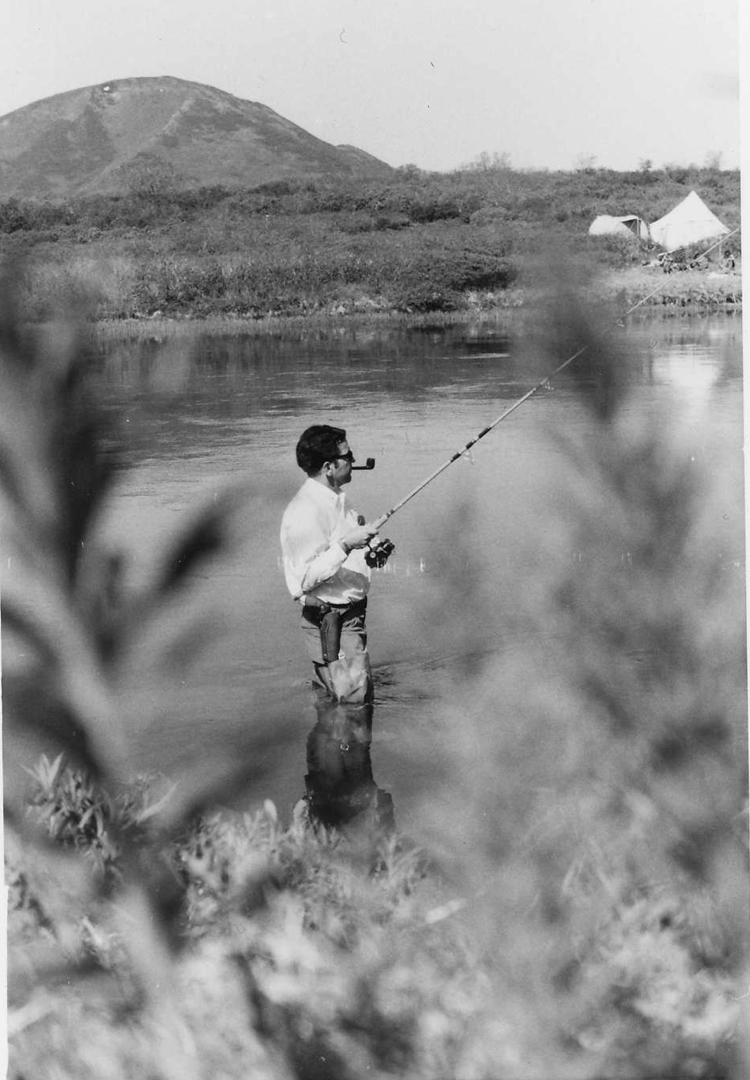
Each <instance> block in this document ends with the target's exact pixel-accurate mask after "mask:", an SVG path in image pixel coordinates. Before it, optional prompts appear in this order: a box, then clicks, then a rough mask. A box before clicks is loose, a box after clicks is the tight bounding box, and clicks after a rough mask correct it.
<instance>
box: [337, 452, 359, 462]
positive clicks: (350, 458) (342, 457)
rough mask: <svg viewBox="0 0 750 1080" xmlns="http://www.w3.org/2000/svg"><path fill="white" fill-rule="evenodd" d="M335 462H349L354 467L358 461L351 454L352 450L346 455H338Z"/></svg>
mask: <svg viewBox="0 0 750 1080" xmlns="http://www.w3.org/2000/svg"><path fill="white" fill-rule="evenodd" d="M334 460H335V461H348V462H349V464H350V465H353V464H354V462H355V461H356V460H357V459H356V458H355V456H354V454H353V453H352V452H351V450H349V451H348V452H347V453H346V454H337V455H336V457H335V459H334Z"/></svg>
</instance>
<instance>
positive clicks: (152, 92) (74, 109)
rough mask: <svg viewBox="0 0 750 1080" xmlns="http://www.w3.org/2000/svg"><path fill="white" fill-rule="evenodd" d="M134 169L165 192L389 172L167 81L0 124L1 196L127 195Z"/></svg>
mask: <svg viewBox="0 0 750 1080" xmlns="http://www.w3.org/2000/svg"><path fill="white" fill-rule="evenodd" d="M139 168H140V169H141V170H144V169H145V170H148V169H149V168H150V169H151V170H152V171H153V170H154V169H156V171H157V172H159V174H160V178H161V183H163V184H166V183H168V184H169V185H170V186H172V187H173V188H196V187H206V186H213V185H222V186H224V187H229V188H237V187H256V186H258V185H260V184H262V183H269V182H273V181H279V180H291V179H295V180H300V179H311V180H315V179H323V178H326V177H330V178H334V177H342V176H348V177H356V176H362V177H367V178H376V177H381V178H384V179H385V178H387V177H389V176H391V175H392V173H393V169H392V167H391V166H390V165H388V164H386V163H385V162H383V161H380V160H379V159H378V158H376V157H374V156H373V155H371V154H368V153H367V151H364V150H360V149H359V148H357V147H351V146H334V145H332V144H331V143H327V142H325V141H324V140H322V139H319V138H317V137H316V136H315V135H311V134H310V133H309V132H308V131H305V130H304V128H301V127H299V125H297V124H294V123H293V122H292V121H290V120H287V119H286V118H285V117H283V116H281V115H280V114H279V113H277V112H275V111H274V110H273V109H271V108H270V107H269V106H267V105H263V104H262V103H260V102H255V101H246V100H244V99H242V98H238V97H236V96H235V95H233V94H230V93H228V92H227V91H224V90H219V89H217V88H216V87H213V86H208V85H206V84H203V83H196V82H190V81H188V80H185V79H178V78H175V77H174V76H170V75H161V76H144V77H138V78H127V79H112V80H110V81H108V82H103V83H97V84H95V85H93V86H86V87H80V88H78V89H76V90H69V91H65V92H63V93H60V94H55V95H53V96H51V97H48V98H42V99H40V100H39V101H35V102H32V103H31V104H29V105H25V106H23V107H22V108H20V109H16V110H14V111H13V112H11V113H7V114H6V115H5V116H2V117H0V198H8V197H11V196H17V197H19V196H20V197H24V198H31V199H40V198H67V197H72V196H75V195H88V194H114V193H118V192H125V191H127V190H130V189H131V188H132V184H133V182H134V173H135V174H137V172H138V169H139Z"/></svg>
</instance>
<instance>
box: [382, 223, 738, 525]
mask: <svg viewBox="0 0 750 1080" xmlns="http://www.w3.org/2000/svg"><path fill="white" fill-rule="evenodd" d="M736 232H739V228H737V229H733V230H732V231H731V232H730V233H727V234H726V235H724V236H722V237H721V238H720V239H719V240H716V241H715V242H714V243H713V244H711V245H710V247H707V248H706V250H705V251H704V252H702V254H700V255H699V256H698V258H699V259H703V258H705V257H706V255H708V254H709V252H711V251H713V250H714V248H716V247H719V246H720V245H721V244H724V243H726V241H727V240H728V239H729V238H730V237H731V236H734V234H735V233H736ZM665 285H666V282H663V283H662V284H661V285H658V286H657V287H656V288H655V289H654V290H653V291H652V292H650V293H648V295H647V296H644V297H643V299H641V300H639V301H638V303H637V304H633V306H632V307H631V308H628V310H627V311H626V312H625V313H624V314H623V315H621V316H620V318H619V319H616V320H615V324H614V325H615V326H622V325H623V324H624V321H625V319H627V317H628V316H629V315H632V314H633V312H634V311H636V310H637V309H638V308H639V307H641V305H642V304H645V303H646V301H647V300H650V299H651V298H652V297H653V296H656V294H657V293H659V292H660V291H661V290H662V289H663V288H664V286H665ZM587 349H588V346H587V345H583V346H581V348H580V349H578V350H577V351H576V352H574V353H573V354H572V356H569V357H568V359H567V360H564V361H563V362H562V364H559V365H558V366H557V367H556V368H555V370H554V371H552V372H550V374H549V375H547V377H546V378H544V379H542V381H541V382H540V383H537V384H536V386H532V388H531V389H530V390H527V391H526V393H525V394H523V396H522V397H520V398H518V400H517V401H514V402H513V404H512V405H510V406H509V407H508V408H507V409H506V410H505V411H504V412H503V413H501V414H500V416H498V417H497V419H495V420H493V421H492V423H491V424H488V425H487V426H486V427H484V428H482V430H481V431H480V432H479V433H478V434H477V435H475V436H474V438H473V439H469V441H468V442H467V443H466V445H465V446H462V447H461V449H460V450H456V452H455V454H452V455H451V457H449V458H448V460H447V461H444V462H443V464H442V465H439V466H438V468H437V469H435V471H434V472H432V473H430V475H429V476H428V477H427V478H426V479H425V480H423V481H422V482H421V483H420V484H417V486H416V487H415V488H413V489H412V490H411V491H410V492H409V494H408V495H404V497H403V499H401V500H399V502H397V503H396V504H395V506H392V507H391V508H390V510H386V512H385V513H384V514H382V515H381V516H380V517H379V518H377V519H376V520H375V521H374V522H373V524H374V526H375V528H376V529H380V528H381V527H382V526H383V525H385V523H386V521H388V519H389V518H392V517H393V515H394V514H395V513H396V511H397V510H400V509H401V508H402V507H403V506H406V504H407V503H408V502H410V501H411V500H412V499H413V498H414V496H415V495H418V494H419V493H420V491H423V490H424V489H425V488H426V487H427V485H428V484H431V483H432V481H433V480H435V479H437V477H438V476H440V474H441V473H442V472H445V470H446V469H447V468H448V467H449V466H450V465H452V464H453V462H454V461H458V459H459V458H460V457H463V455H464V454H465V453H466V452H467V451H468V450H470V449H471V448H472V446H475V445H476V443H478V442H479V440H480V439H483V438H484V437H485V435H489V433H490V432H491V431H494V429H495V428H496V427H497V425H498V424H500V423H502V421H503V420H506V419H507V418H508V417H509V416H510V415H511V413H514V412H515V411H516V409H519V408H520V407H521V405H523V403H524V402H525V401H528V400H529V398H530V397H532V396H533V395H534V394H536V393H537V392H538V391H539V390H543V389H544V387H545V386H549V384H550V382H551V381H552V379H554V377H555V375H559V374H560V372H561V371H563V370H564V369H565V368H566V367H567V366H568V365H569V364H572V363H573V361H574V360H577V359H578V357H579V356H581V355H582V354H583V353H585V352H586V350H587Z"/></svg>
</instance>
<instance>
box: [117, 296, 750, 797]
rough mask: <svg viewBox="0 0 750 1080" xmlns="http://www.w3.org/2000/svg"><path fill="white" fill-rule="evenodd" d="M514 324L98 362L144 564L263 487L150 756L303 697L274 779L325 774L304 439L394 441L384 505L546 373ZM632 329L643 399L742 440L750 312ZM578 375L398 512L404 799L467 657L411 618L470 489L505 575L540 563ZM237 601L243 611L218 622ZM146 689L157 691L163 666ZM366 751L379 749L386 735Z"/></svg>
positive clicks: (477, 530) (311, 334)
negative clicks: (206, 509)
mask: <svg viewBox="0 0 750 1080" xmlns="http://www.w3.org/2000/svg"><path fill="white" fill-rule="evenodd" d="M511 331H512V328H511ZM511 331H509V330H508V329H507V328H504V329H499V328H497V327H495V326H493V325H486V324H483V325H481V326H472V327H467V326H462V327H451V328H445V329H438V330H411V331H406V330H392V329H390V330H385V329H361V328H360V329H357V328H351V327H346V328H341V329H338V328H330V329H326V330H318V329H312V330H310V329H308V330H302V331H298V332H295V331H289V332H285V333H280V334H278V335H277V336H270V337H246V338H243V337H235V336H233V337H220V336H212V337H207V338H204V339H197V340H196V341H195V342H194V343H193V344H192V345H189V346H188V345H185V344H184V343H182V344H179V345H175V344H170V343H169V341H165V342H160V341H158V340H155V341H151V342H147V343H145V344H142V345H139V346H138V347H132V346H131V347H128V348H127V349H123V348H118V349H113V350H112V352H111V354H110V355H108V356H107V357H106V358H104V359H103V361H102V366H101V370H100V372H99V376H98V377H99V380H100V383H101V389H102V393H103V395H104V398H105V401H106V402H107V405H108V406H109V407H110V408H111V409H112V410H113V411H114V412H116V414H117V416H118V417H119V419H120V420H121V421H122V431H123V435H122V447H121V450H122V456H123V460H124V462H125V465H126V466H127V468H125V469H123V471H122V474H121V478H120V483H119V486H118V489H117V495H116V497H115V499H114V502H113V505H112V507H111V511H112V512H111V515H110V519H109V524H108V530H109V534H110V536H111V539H112V541H113V542H115V543H116V544H118V546H120V547H122V548H124V549H125V550H126V551H127V552H128V558H129V565H130V568H131V573H132V574H133V576H134V577H135V578H138V577H139V576H140V577H144V576H147V575H148V573H149V569H150V567H151V566H152V564H153V560H154V558H155V557H156V555H157V553H158V552H159V551H160V549H161V548H162V546H163V545H164V543H165V538H166V537H167V536H168V535H169V533H170V531H171V530H172V529H173V528H175V527H178V526H180V525H183V524H185V523H186V521H187V520H188V519H189V517H190V514H191V512H192V509H193V508H194V507H195V505H196V503H200V502H201V501H204V500H210V499H211V498H213V497H214V496H215V494H216V493H217V492H220V491H222V490H223V489H224V488H225V486H226V485H227V484H228V483H231V482H233V481H239V480H243V481H248V482H249V484H250V486H251V489H252V492H253V495H252V498H251V502H250V512H249V514H248V515H247V516H246V518H245V525H244V533H243V538H242V543H241V545H240V547H239V549H238V550H237V552H236V553H235V554H234V555H233V556H232V557H231V558H230V559H229V560H227V561H225V562H224V563H222V564H221V565H220V566H218V567H216V568H212V569H211V570H210V571H208V572H207V573H206V575H205V576H204V578H203V580H202V581H201V582H200V596H199V598H198V600H197V601H196V604H197V606H198V608H199V609H201V610H203V611H204V612H207V613H209V616H210V618H211V619H212V620H213V621H212V626H214V625H215V626H216V639H215V642H214V646H213V648H212V650H211V651H210V654H209V655H208V656H207V657H206V658H204V659H203V660H201V661H200V662H196V664H195V665H194V666H193V667H192V669H191V674H190V676H189V677H187V678H186V679H185V682H184V684H183V687H182V691H181V694H180V695H178V700H177V701H175V702H174V705H173V708H172V709H170V711H169V715H167V716H165V717H164V719H163V722H161V723H160V724H159V725H158V727H157V728H156V729H155V728H153V727H151V728H149V729H144V730H141V731H138V732H137V738H138V742H139V746H140V747H141V751H142V754H143V760H144V764H149V765H152V766H155V767H159V766H161V765H163V764H164V763H165V762H167V761H174V760H175V759H177V760H178V761H179V760H180V759H181V758H182V759H184V760H188V759H189V758H190V757H191V755H193V754H195V753H196V751H200V749H201V748H202V747H206V748H208V747H209V746H212V745H216V744H217V743H221V742H222V741H228V740H231V739H233V738H235V737H236V735H237V733H238V732H242V731H243V730H247V729H248V726H249V725H252V724H253V723H254V722H256V720H257V718H258V717H259V716H268V715H273V714H274V710H276V711H278V709H279V708H280V706H281V705H283V708H284V710H285V711H286V713H287V714H289V715H292V716H294V717H297V716H298V717H299V741H298V746H297V749H296V750H293V751H291V752H290V753H289V754H288V760H287V762H286V763H285V765H284V768H283V770H282V775H278V774H277V775H276V776H275V777H274V779H273V780H272V781H270V780H269V787H268V790H263V791H261V792H259V793H258V794H259V795H260V797H270V798H273V799H274V800H275V801H276V802H277V804H278V805H279V808H280V810H281V811H282V813H283V814H287V813H288V811H289V808H290V807H291V805H292V804H293V803H294V801H295V800H296V799H297V798H298V797H299V796H300V795H301V794H302V792H303V790H304V778H305V776H306V775H307V776H308V777H309V776H310V771H309V769H310V760H311V758H310V754H311V751H310V747H311V745H312V744H313V743H316V745H318V747H320V746H321V745H328V743H327V742H326V739H327V738H328V736H327V735H326V732H325V730H324V729H325V723H324V725H323V729H321V727H320V717H319V716H318V715H317V714H316V713H315V711H314V709H313V706H312V705H311V700H310V692H309V688H308V678H309V676H308V671H307V666H306V661H305V660H304V657H303V653H302V649H301V644H300V642H299V641H298V640H297V622H298V617H297V613H296V610H295V608H294V606H293V604H292V602H291V600H290V599H289V597H288V594H287V593H286V590H285V587H284V582H283V576H282V574H281V570H280V564H279V555H278V525H279V519H280V516H281V512H282V510H283V507H284V505H285V504H286V502H287V501H288V500H289V498H291V496H292V495H293V493H294V491H295V490H296V488H297V487H298V486H299V484H300V483H301V482H302V480H303V479H304V477H303V475H302V474H301V473H300V472H299V470H298V468H297V466H296V463H295V460H294V445H295V443H296V440H297V438H298V436H299V434H300V432H301V431H302V430H303V429H304V428H305V427H306V426H308V425H309V424H312V423H326V422H330V423H333V424H335V425H337V426H340V427H344V428H345V429H346V430H347V433H348V438H349V442H350V444H351V445H352V448H353V449H354V452H355V454H356V455H357V457H358V459H359V461H360V463H364V459H365V458H366V457H368V456H371V457H375V458H376V460H377V465H376V468H375V470H374V471H372V472H359V473H355V474H354V480H353V482H352V484H351V486H350V488H349V496H350V499H351V500H352V502H353V504H354V505H355V507H356V508H357V509H358V510H360V511H361V512H362V513H364V514H366V515H367V517H368V518H371V517H375V516H376V515H378V514H379V513H382V512H383V511H385V510H386V509H388V508H389V507H390V506H392V505H393V504H394V503H395V502H396V501H397V500H398V499H400V498H401V497H402V496H403V495H405V494H406V493H407V492H408V491H410V490H411V489H412V488H413V487H414V486H415V485H416V484H417V483H419V482H420V481H421V480H422V479H423V478H424V477H425V476H427V475H428V474H429V473H431V472H432V471H433V470H434V469H435V468H436V467H437V466H438V465H440V464H441V463H442V462H443V461H444V460H446V459H447V458H448V457H449V456H450V455H451V454H452V453H453V452H454V451H455V450H457V449H459V448H460V447H461V446H463V445H464V444H465V443H466V441H467V440H468V439H469V438H470V437H472V436H474V435H475V434H476V433H477V432H478V431H479V430H480V429H481V428H483V427H484V426H485V425H486V424H487V423H489V422H491V421H493V420H494V419H495V418H496V417H497V416H498V415H499V414H500V413H501V412H503V411H504V409H505V408H506V407H507V406H508V405H509V404H511V403H512V402H513V401H514V400H516V399H517V398H519V397H520V396H521V395H522V394H523V393H525V391H526V390H527V389H529V387H530V385H533V382H534V381H536V380H535V379H533V378H532V379H531V380H530V379H529V375H528V369H527V368H525V367H524V365H522V364H521V362H520V361H518V360H516V359H514V357H515V356H517V354H518V351H519V339H518V336H517V335H516V334H515V333H514V332H511ZM626 337H627V344H628V358H629V359H628V363H629V368H630V375H631V377H632V379H633V381H634V383H635V385H636V387H637V390H638V394H637V399H636V400H637V404H634V405H633V408H634V409H641V410H647V409H649V408H652V407H661V406H663V405H664V403H665V402H669V403H670V404H669V407H670V409H671V410H673V412H674V415H675V416H677V417H679V419H680V421H681V423H682V424H683V427H685V429H686V430H687V431H688V442H689V446H690V450H691V453H692V454H693V455H694V456H696V457H699V458H701V459H705V460H706V462H707V463H708V464H709V466H710V467H716V468H717V469H720V468H724V467H725V462H726V460H727V455H729V458H730V459H734V460H736V459H737V458H738V456H739V455H740V454H741V447H742V386H741V322H740V318H739V317H730V316H711V317H699V318H696V317H693V318H675V319H655V318H651V319H646V320H642V321H640V322H637V323H634V324H633V325H631V326H630V327H628V329H627V332H626ZM561 359H564V357H561ZM575 377H576V376H575V374H574V373H573V374H569V373H567V372H566V373H565V374H564V375H561V376H559V377H558V379H556V380H555V382H554V383H553V387H552V389H551V390H545V391H542V392H540V393H539V394H538V395H536V396H534V397H532V398H531V399H530V400H529V401H528V402H526V403H525V404H524V405H523V406H522V408H520V409H519V410H518V411H517V412H515V413H514V414H513V415H512V417H510V418H509V419H508V420H507V421H506V422H504V423H502V424H500V425H499V427H498V428H497V429H496V430H495V431H493V432H492V433H491V434H490V435H488V436H487V438H486V439H484V440H482V442H481V443H479V444H478V445H477V446H476V447H475V448H474V450H473V452H472V454H471V455H470V456H469V457H468V458H467V459H466V460H462V461H458V462H456V463H455V464H454V465H452V466H451V468H450V469H448V470H447V471H446V473H445V474H443V475H442V476H441V477H440V478H439V479H437V480H436V481H435V482H434V484H432V485H431V486H430V487H428V488H427V489H426V491H425V492H424V493H423V494H421V495H419V496H418V497H417V498H416V499H414V501H413V502H411V503H409V505H408V506H407V507H405V508H404V509H403V510H402V511H401V512H400V513H399V514H397V515H395V516H394V518H393V519H392V520H391V521H390V522H389V523H388V525H387V528H386V529H385V530H384V531H385V534H386V535H387V536H389V537H390V538H391V539H392V540H393V541H394V542H395V543H396V553H395V554H394V556H392V558H391V561H390V563H389V564H388V566H387V567H386V569H385V570H384V571H381V572H378V573H376V575H375V580H374V583H373V589H372V593H371V597H372V600H371V605H370V608H371V611H370V616H369V626H370V635H371V636H370V647H371V653H372V658H373V663H374V665H375V670H376V676H377V686H378V700H377V701H376V705H375V711H374V721H373V724H372V732H373V739H372V746H371V747H368V751H369V750H371V757H372V768H373V769H374V773H375V779H376V781H377V785H378V787H379V788H380V789H381V791H382V789H385V790H386V791H389V792H391V793H392V794H393V798H394V802H395V805H396V816H397V817H398V802H399V793H400V791H401V790H403V789H404V788H405V786H407V785H408V776H407V775H404V770H405V766H404V765H403V764H402V762H401V760H400V757H399V752H398V734H399V730H401V728H402V727H403V725H404V724H409V725H410V726H412V727H414V726H417V727H418V726H419V725H424V730H425V738H426V743H427V744H428V740H429V713H430V701H431V696H432V695H433V693H434V690H433V688H434V685H435V670H436V669H438V668H440V666H441V665H443V667H445V666H447V665H449V663H450V661H449V659H447V658H440V657H435V656H434V655H431V653H430V647H429V645H427V644H426V643H425V642H423V641H422V640H420V638H419V636H418V635H416V634H415V633H414V630H413V626H412V620H411V619H410V611H413V610H416V609H418V607H419V605H420V603H423V601H424V597H425V595H426V593H427V592H428V591H429V590H433V589H434V588H435V587H436V586H437V585H438V584H439V583H438V582H436V581H435V577H434V575H433V574H432V568H433V566H434V564H435V558H436V556H437V555H438V554H439V552H440V547H441V544H444V543H445V542H446V541H445V537H446V531H447V530H448V528H449V526H450V523H451V520H452V514H453V508H454V507H455V505H456V503H457V502H459V501H460V502H461V503H462V505H463V506H464V507H465V512H466V513H470V514H471V530H472V544H473V545H475V546H476V549H477V550H478V551H482V552H483V553H484V554H487V553H490V554H491V557H492V559H493V563H494V565H495V566H496V567H497V570H498V578H499V580H500V582H502V580H503V577H504V576H505V575H507V577H508V579H513V578H517V577H518V576H519V575H522V574H524V573H533V572H534V567H533V545H532V546H531V547H532V552H531V556H530V555H529V543H528V540H529V530H530V529H531V528H534V527H538V524H537V525H532V524H531V523H530V520H529V517H528V506H529V502H530V492H532V491H533V489H534V486H535V484H536V483H537V482H538V481H539V480H541V479H542V478H543V477H544V476H545V474H546V473H547V472H548V471H549V470H550V469H552V468H554V467H556V466H557V465H558V464H559V462H558V461H557V456H558V455H559V448H557V447H556V446H555V444H554V441H553V440H550V438H549V432H550V430H552V431H555V430H570V429H571V428H573V427H575V428H577V429H579V430H583V431H584V433H585V428H586V425H587V423H588V419H587V417H586V415H585V414H584V413H583V411H582V410H581V407H580V405H579V403H578V401H577V400H576V399H575V397H574V394H573V390H572V386H571V379H573V378H575ZM709 400H710V410H709V412H708V414H706V413H705V412H703V411H702V409H703V408H704V407H705V405H706V402H707V401H709ZM706 415H708V417H709V418H710V422H707V420H706ZM726 512H727V515H728V519H729V518H731V519H732V521H734V520H735V519H736V515H737V514H742V506H741V491H740V490H739V488H737V489H736V490H735V491H734V493H733V495H732V497H731V499H730V500H729V502H728V504H727V508H726ZM728 543H729V541H728ZM522 550H523V551H524V552H525V555H524V556H523V558H521V557H520V555H519V552H520V551H522ZM726 557H727V558H728V559H731V560H733V561H735V562H737V563H739V562H740V561H741V560H742V559H743V553H742V552H741V551H739V550H735V549H732V548H731V544H730V548H728V550H727V552H726ZM530 558H531V563H532V565H530V564H529V559H530ZM220 613H221V619H224V620H225V621H226V620H228V623H227V626H226V627H225V629H224V631H223V633H222V634H221V635H220V634H219V630H218V627H219V622H220ZM507 645H512V643H507V642H501V643H498V648H502V647H506V646H507ZM456 651H457V652H459V653H460V643H457V644H456ZM143 689H144V692H145V693H147V692H148V676H145V683H144V688H143ZM315 725H317V727H316V726H315ZM321 730H323V734H322V735H321ZM363 730H364V728H363ZM315 731H317V732H318V736H317V737H314V735H313V733H314V732H315ZM134 734H136V733H134ZM329 734H330V732H329ZM338 734H339V733H337V732H336V731H334V734H333V736H332V738H333V742H332V743H331V745H332V746H333V747H334V749H335V748H336V746H338V745H339V743H340V741H341V740H339V739H338ZM316 738H317V742H316ZM321 739H322V743H321ZM337 740H338V741H337ZM361 741H362V740H361V739H360V742H361ZM367 741H368V740H367V739H365V742H367ZM329 742H330V740H329ZM364 757H366V758H367V761H366V765H367V768H368V770H369V769H370V767H371V762H370V756H369V753H368V754H367V755H364Z"/></svg>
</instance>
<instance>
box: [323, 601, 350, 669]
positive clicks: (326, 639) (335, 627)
mask: <svg viewBox="0 0 750 1080" xmlns="http://www.w3.org/2000/svg"><path fill="white" fill-rule="evenodd" d="M345 614H346V609H345V608H344V609H341V608H330V609H329V610H328V611H326V613H325V614H324V615H323V617H322V619H321V620H320V645H321V649H322V651H323V662H324V663H326V664H330V663H331V661H332V660H338V658H339V651H340V649H341V624H342V622H343V621H344V615H345Z"/></svg>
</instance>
